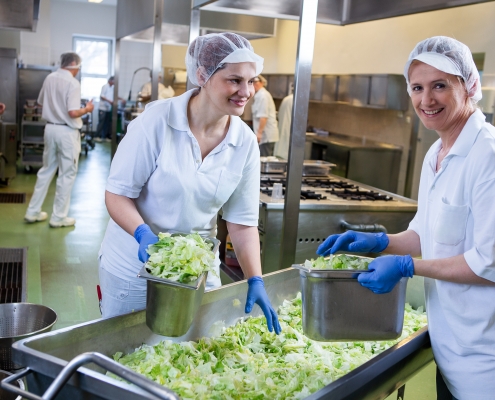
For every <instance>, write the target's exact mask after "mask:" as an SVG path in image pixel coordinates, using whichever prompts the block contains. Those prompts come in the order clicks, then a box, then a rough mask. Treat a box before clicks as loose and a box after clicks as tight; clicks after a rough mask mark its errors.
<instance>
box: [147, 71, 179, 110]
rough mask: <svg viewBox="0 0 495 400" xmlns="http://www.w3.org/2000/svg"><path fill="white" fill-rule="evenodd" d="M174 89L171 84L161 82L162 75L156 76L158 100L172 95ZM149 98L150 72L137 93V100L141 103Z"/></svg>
mask: <svg viewBox="0 0 495 400" xmlns="http://www.w3.org/2000/svg"><path fill="white" fill-rule="evenodd" d="M174 95H175V90H174V89H173V88H172V86H165V85H164V84H163V83H162V75H161V74H160V75H159V76H158V100H164V99H169V98H170V97H174ZM150 100H151V72H150V80H149V81H148V82H146V83H145V84H144V85H143V86H142V87H141V91H140V92H139V94H138V101H140V102H142V103H147V102H149V101H150Z"/></svg>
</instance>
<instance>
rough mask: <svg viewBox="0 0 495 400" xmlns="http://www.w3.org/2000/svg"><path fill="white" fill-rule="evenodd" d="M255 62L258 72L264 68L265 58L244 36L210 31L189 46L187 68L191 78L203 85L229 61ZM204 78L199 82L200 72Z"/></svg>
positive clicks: (195, 83) (192, 80) (193, 81)
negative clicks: (257, 52)
mask: <svg viewBox="0 0 495 400" xmlns="http://www.w3.org/2000/svg"><path fill="white" fill-rule="evenodd" d="M241 62H254V63H256V74H255V75H259V74H260V73H261V71H262V70H263V58H262V57H260V56H259V55H257V54H256V53H255V52H254V50H253V47H252V46H251V43H249V41H248V40H247V39H246V38H243V37H242V36H240V35H238V34H236V33H231V32H223V33H210V34H208V35H204V36H199V37H197V38H196V39H195V40H194V41H193V42H192V43H191V44H190V45H189V47H188V48H187V52H186V69H187V76H188V78H189V80H190V81H191V82H192V83H193V84H194V85H197V86H203V85H204V84H205V83H206V82H208V79H210V77H211V76H212V75H213V74H214V73H215V71H216V70H217V69H220V68H222V67H223V65H224V64H228V63H241ZM198 71H199V75H200V76H201V78H202V80H203V85H200V84H199V81H198V74H197V72H198Z"/></svg>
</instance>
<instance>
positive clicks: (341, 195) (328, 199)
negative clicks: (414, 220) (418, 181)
mask: <svg viewBox="0 0 495 400" xmlns="http://www.w3.org/2000/svg"><path fill="white" fill-rule="evenodd" d="M286 181H287V179H286V177H285V175H282V174H271V175H268V174H265V175H261V178H260V192H261V193H260V196H261V197H260V200H261V201H263V202H268V203H283V199H272V198H271V195H272V188H273V185H274V184H275V183H280V184H282V188H283V192H284V194H285V186H286ZM300 199H301V206H302V205H303V204H305V203H307V202H310V203H315V202H316V203H318V202H321V203H326V204H329V203H332V204H343V203H344V204H347V203H353V202H357V203H362V204H363V205H364V204H379V203H389V205H392V204H394V205H396V203H400V202H401V201H402V200H403V199H405V198H403V197H401V196H397V195H394V194H392V193H388V192H385V191H382V190H380V189H376V188H373V187H370V186H367V185H363V184H361V183H358V182H354V181H351V180H349V179H346V178H342V177H340V176H336V175H327V176H321V177H303V178H302V184H301V195H300ZM405 200H409V199H405ZM406 202H407V201H406Z"/></svg>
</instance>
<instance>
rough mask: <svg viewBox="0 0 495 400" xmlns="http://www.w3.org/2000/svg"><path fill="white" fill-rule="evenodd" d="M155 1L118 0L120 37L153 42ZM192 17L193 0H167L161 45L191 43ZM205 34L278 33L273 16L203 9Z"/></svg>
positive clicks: (257, 36)
mask: <svg viewBox="0 0 495 400" xmlns="http://www.w3.org/2000/svg"><path fill="white" fill-rule="evenodd" d="M153 15H154V2H153V1H152V0H119V1H118V3H117V21H118V22H117V33H116V38H117V39H128V40H137V41H146V42H152V41H153V34H154V21H153ZM190 19H191V1H190V0H164V4H163V19H162V40H161V42H162V44H171V45H184V46H187V45H188V43H189V25H190ZM200 23H201V27H200V29H201V31H202V34H206V33H212V32H226V31H229V32H236V33H239V34H241V35H242V36H244V37H245V38H246V39H248V40H252V39H260V38H266V37H272V36H274V35H275V28H276V21H275V19H274V18H267V17H260V16H253V15H242V14H240V13H229V12H227V13H222V14H218V12H215V11H207V10H202V11H201V17H200Z"/></svg>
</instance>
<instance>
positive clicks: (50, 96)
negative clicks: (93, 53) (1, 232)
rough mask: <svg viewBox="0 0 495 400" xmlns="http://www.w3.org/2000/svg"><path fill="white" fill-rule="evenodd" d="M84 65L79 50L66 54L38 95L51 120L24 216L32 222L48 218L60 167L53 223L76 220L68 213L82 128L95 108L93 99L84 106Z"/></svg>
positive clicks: (51, 221)
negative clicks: (81, 79)
mask: <svg viewBox="0 0 495 400" xmlns="http://www.w3.org/2000/svg"><path fill="white" fill-rule="evenodd" d="M80 68H81V58H80V57H79V56H78V55H77V54H76V53H64V54H62V55H61V57H60V68H59V69H58V70H56V71H55V72H52V73H51V74H50V75H48V76H47V77H46V79H45V81H44V82H43V86H42V88H41V92H40V94H39V96H38V103H39V104H41V105H42V106H43V114H42V118H43V119H44V120H46V121H47V124H46V127H45V134H44V146H45V147H44V150H43V166H42V167H41V169H40V170H39V171H38V178H37V180H36V185H35V187H34V193H33V197H32V198H31V201H30V202H29V207H28V209H27V211H26V215H25V216H24V220H25V221H26V222H28V223H33V222H40V221H44V220H46V219H47V217H48V214H47V213H46V212H44V211H41V206H42V205H43V201H44V200H45V197H46V193H47V191H48V187H49V186H50V182H51V181H52V179H53V177H54V175H55V173H56V172H57V169H58V177H57V188H56V191H55V200H54V202H53V212H52V215H51V218H50V226H51V227H52V228H59V227H62V226H73V225H74V224H75V223H76V220H75V219H74V218H70V217H68V216H67V214H68V212H69V205H70V194H71V191H72V186H73V185H74V180H75V179H76V173H77V164H78V160H79V153H80V152H81V133H80V132H79V129H81V127H82V120H81V117H82V116H83V115H84V114H86V113H88V112H92V111H93V108H94V106H93V102H92V101H89V102H88V103H87V104H86V106H85V107H84V108H81V85H80V84H79V81H78V80H77V79H75V76H76V75H77V73H78V72H79V69H80Z"/></svg>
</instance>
